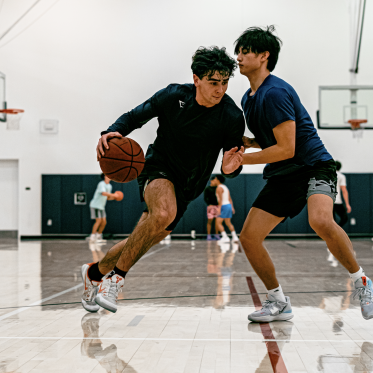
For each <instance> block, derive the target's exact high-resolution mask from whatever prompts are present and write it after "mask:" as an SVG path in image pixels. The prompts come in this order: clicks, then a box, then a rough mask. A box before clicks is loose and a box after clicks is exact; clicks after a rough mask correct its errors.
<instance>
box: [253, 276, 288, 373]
mask: <svg viewBox="0 0 373 373" xmlns="http://www.w3.org/2000/svg"><path fill="white" fill-rule="evenodd" d="M246 281H247V285H248V286H249V289H250V292H251V297H252V298H253V302H254V305H255V309H256V310H260V309H261V308H262V302H261V301H260V298H259V295H258V293H257V292H256V288H255V285H254V281H253V279H252V278H251V277H246ZM259 325H260V329H261V330H262V334H263V337H264V340H265V341H266V342H265V344H266V346H267V351H268V356H269V360H270V361H271V365H272V369H273V372H274V373H288V370H287V369H286V365H285V362H284V359H283V358H282V355H281V350H280V348H279V347H278V344H277V342H276V340H275V336H274V335H273V333H272V329H271V327H270V325H269V323H259Z"/></svg>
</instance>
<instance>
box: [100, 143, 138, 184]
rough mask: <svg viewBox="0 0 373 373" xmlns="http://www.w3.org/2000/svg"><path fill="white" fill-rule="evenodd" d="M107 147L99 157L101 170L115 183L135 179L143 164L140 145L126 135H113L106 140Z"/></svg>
mask: <svg viewBox="0 0 373 373" xmlns="http://www.w3.org/2000/svg"><path fill="white" fill-rule="evenodd" d="M108 145H109V149H105V155H104V156H102V157H101V158H100V167H101V170H102V172H103V173H104V174H105V175H106V176H107V177H108V178H109V179H110V180H113V181H116V182H117V183H128V182H130V181H132V180H135V179H136V178H137V177H138V176H139V175H140V174H141V172H142V170H143V168H144V164H145V157H144V152H143V151H142V149H141V146H140V145H139V144H138V143H137V142H136V141H135V140H132V139H130V138H128V137H122V138H117V137H114V138H112V139H110V140H109V141H108Z"/></svg>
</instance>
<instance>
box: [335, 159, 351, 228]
mask: <svg viewBox="0 0 373 373" xmlns="http://www.w3.org/2000/svg"><path fill="white" fill-rule="evenodd" d="M335 164H336V167H337V196H336V198H335V202H334V208H333V214H334V219H335V217H336V216H338V217H339V221H338V222H337V223H338V225H339V226H341V227H343V226H344V225H345V224H346V223H347V220H348V217H347V214H349V213H350V212H351V206H350V202H349V198H348V191H347V182H346V176H345V175H343V174H342V172H340V169H341V167H342V164H341V162H339V161H335ZM341 192H342V193H341ZM342 194H343V199H344V201H345V204H346V206H345V205H344V204H343V201H342ZM336 221H337V220H336Z"/></svg>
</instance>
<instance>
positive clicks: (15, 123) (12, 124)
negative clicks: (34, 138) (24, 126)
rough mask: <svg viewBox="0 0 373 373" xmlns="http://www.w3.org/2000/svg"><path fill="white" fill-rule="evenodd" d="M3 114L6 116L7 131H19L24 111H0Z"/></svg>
mask: <svg viewBox="0 0 373 373" xmlns="http://www.w3.org/2000/svg"><path fill="white" fill-rule="evenodd" d="M0 112H1V113H4V114H5V115H6V129H7V130H19V124H20V123H21V118H22V115H23V113H24V110H22V109H4V110H0Z"/></svg>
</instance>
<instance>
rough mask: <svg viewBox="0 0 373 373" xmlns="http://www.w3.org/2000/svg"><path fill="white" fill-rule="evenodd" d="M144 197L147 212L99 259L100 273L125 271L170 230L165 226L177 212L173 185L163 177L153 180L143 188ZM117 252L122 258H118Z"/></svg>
mask: <svg viewBox="0 0 373 373" xmlns="http://www.w3.org/2000/svg"><path fill="white" fill-rule="evenodd" d="M144 199H145V202H146V205H147V206H148V210H149V212H148V213H144V214H143V215H142V217H141V219H140V221H139V223H138V224H137V226H136V228H135V229H134V231H133V232H132V234H131V235H130V236H129V237H128V239H126V240H124V241H121V242H119V243H117V244H116V245H115V246H113V247H112V248H111V249H110V250H109V251H108V252H107V254H106V255H105V257H104V259H103V260H101V262H100V263H99V270H100V272H101V273H102V274H103V275H105V274H107V273H108V272H110V271H112V270H113V269H114V267H115V266H117V267H118V268H119V269H121V270H123V271H126V272H128V271H129V269H130V268H131V267H132V266H133V265H134V264H135V263H136V262H137V261H138V260H139V259H140V258H141V257H142V256H143V255H144V254H145V253H146V252H147V251H148V250H149V249H150V248H151V247H152V246H153V245H155V244H157V243H158V242H160V241H162V240H163V239H164V238H165V237H166V236H168V234H169V233H170V232H169V231H166V230H165V229H166V228H167V227H168V226H169V225H170V224H171V223H172V222H173V220H174V219H175V217H176V212H177V205H176V196H175V189H174V186H173V184H172V183H171V182H170V181H169V180H166V179H156V180H153V181H152V182H151V183H149V185H148V186H147V188H146V190H145V195H144ZM121 255H122V256H123V257H122V258H121V259H119V258H120V257H121ZM117 263H118V264H117Z"/></svg>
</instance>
